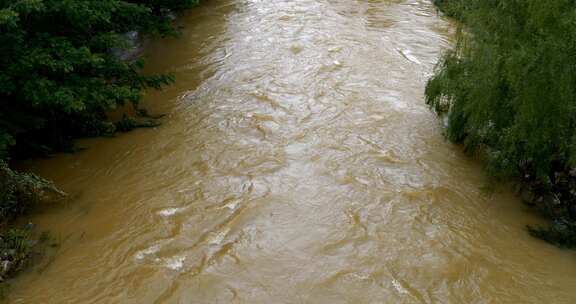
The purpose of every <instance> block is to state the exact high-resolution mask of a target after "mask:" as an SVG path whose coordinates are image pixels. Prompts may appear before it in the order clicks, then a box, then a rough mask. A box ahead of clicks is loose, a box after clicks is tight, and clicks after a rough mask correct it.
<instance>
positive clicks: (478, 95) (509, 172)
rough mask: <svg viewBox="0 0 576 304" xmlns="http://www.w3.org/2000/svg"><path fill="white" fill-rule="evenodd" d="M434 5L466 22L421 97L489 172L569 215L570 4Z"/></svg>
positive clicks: (477, 0)
mask: <svg viewBox="0 0 576 304" xmlns="http://www.w3.org/2000/svg"><path fill="white" fill-rule="evenodd" d="M435 2H436V4H437V5H438V6H439V7H440V9H441V10H442V11H444V12H445V13H446V14H447V15H449V16H454V17H456V18H457V19H459V20H460V21H462V23H463V25H464V26H463V30H461V31H460V34H459V36H458V43H457V45H456V47H455V49H454V50H452V51H450V52H448V53H447V54H446V55H445V56H444V57H443V58H442V60H441V62H440V63H439V65H438V67H437V70H436V73H435V75H434V76H433V77H432V78H431V80H430V81H429V83H428V85H427V88H426V96H427V103H428V104H429V105H431V106H432V107H433V108H434V109H435V110H436V111H437V112H438V113H441V114H446V115H447V118H448V129H447V135H448V138H449V139H450V140H452V141H454V142H458V143H463V144H464V146H465V147H466V150H467V151H468V152H470V153H472V154H476V155H478V154H480V155H481V156H482V157H483V158H484V159H485V160H486V161H487V164H488V168H489V169H490V172H492V173H493V174H495V175H497V176H500V177H510V176H517V177H521V178H522V179H525V180H529V181H530V183H531V184H532V185H538V187H537V188H538V191H540V192H545V191H551V192H553V193H554V194H555V196H556V197H555V198H554V199H555V200H556V205H561V206H563V207H562V208H561V209H562V210H564V212H563V213H564V215H559V214H557V213H556V214H553V216H554V217H559V216H568V215H566V214H570V213H574V212H573V210H574V207H575V206H576V196H575V195H573V194H574V193H572V192H573V190H575V188H574V186H575V185H574V178H573V177H574V173H576V171H575V170H573V168H574V167H575V166H576V132H575V131H576V31H574V29H575V28H576V5H574V1H573V0H546V1H542V0H436V1H435ZM571 210H572V212H571ZM553 213H554V212H553ZM572 217H573V215H572ZM560 226H562V225H560ZM560 226H558V227H560ZM565 226H566V227H568V226H567V225H564V226H562V227H565ZM556 230H557V231H556V232H558V231H567V229H564V228H562V229H556ZM572 231H576V230H574V229H573V230H572ZM556 234H557V233H556ZM574 244H575V245H576V242H575V243H574Z"/></svg>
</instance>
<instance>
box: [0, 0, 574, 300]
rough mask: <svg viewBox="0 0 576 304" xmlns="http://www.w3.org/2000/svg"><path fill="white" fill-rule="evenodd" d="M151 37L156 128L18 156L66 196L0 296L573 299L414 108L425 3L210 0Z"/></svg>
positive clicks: (445, 26)
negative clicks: (158, 83)
mask: <svg viewBox="0 0 576 304" xmlns="http://www.w3.org/2000/svg"><path fill="white" fill-rule="evenodd" d="M204 2H205V3H204V4H203V5H202V6H201V7H199V8H197V9H194V10H192V11H190V12H189V13H187V14H186V15H185V16H183V17H182V18H180V19H179V22H180V23H181V24H182V25H183V26H184V29H183V35H182V37H181V38H180V39H167V40H158V41H154V42H151V43H150V44H149V45H148V46H147V47H146V50H145V57H146V58H147V60H148V70H149V71H150V72H172V73H174V74H175V75H176V76H177V79H178V80H177V83H176V84H175V85H173V86H171V87H169V88H167V89H166V90H164V91H162V92H150V93H149V94H148V95H147V96H146V99H145V102H144V103H145V104H146V105H148V107H149V108H150V109H151V110H152V112H156V113H167V114H168V116H167V117H166V118H165V119H164V120H163V121H164V125H163V126H161V127H159V128H156V129H147V130H137V131H134V132H130V133H127V134H122V135H119V136H118V137H116V138H112V139H90V140H82V141H80V142H79V143H78V145H79V146H82V147H86V148H87V150H85V151H83V152H80V153H76V154H68V155H57V156H55V157H53V158H51V159H48V160H37V161H29V162H27V163H25V164H24V166H25V167H26V168H28V169H30V170H33V171H35V172H37V173H40V174H42V175H44V176H46V177H48V178H51V179H53V180H54V181H56V183H58V184H59V185H60V186H61V187H62V188H63V189H64V190H66V191H68V192H69V193H70V194H71V196H72V198H73V199H72V200H71V202H70V203H69V205H67V206H64V207H48V208H43V209H41V210H39V211H38V212H37V213H36V214H35V215H33V216H32V217H31V219H30V220H31V221H33V222H34V223H35V224H36V225H37V226H38V227H39V229H43V230H49V231H50V232H51V234H52V236H53V237H55V238H56V239H58V241H59V243H60V247H59V248H58V249H57V250H56V252H55V253H54V254H53V255H52V258H51V260H50V261H49V262H46V263H42V264H41V266H36V267H35V268H33V269H32V270H29V271H27V272H25V273H23V274H22V275H20V276H19V277H18V278H17V279H16V280H15V281H14V282H13V283H12V286H13V287H12V289H11V291H10V301H9V302H10V303H58V304H60V303H330V304H337V303H370V304H371V303H576V254H575V253H574V252H572V251H564V250H560V249H557V248H555V247H553V246H550V245H548V244H546V243H544V242H541V241H539V240H536V239H533V238H531V237H530V236H529V235H528V234H527V233H526V231H525V225H526V224H529V223H538V222H539V221H541V219H539V218H538V216H537V215H535V214H534V213H533V212H532V211H530V210H529V209H527V208H525V207H523V206H522V204H521V203H520V201H519V199H518V198H516V197H515V196H514V195H513V193H512V192H511V191H510V190H509V189H508V187H498V188H496V190H495V191H486V190H485V189H484V188H486V187H485V186H486V185H488V184H489V180H488V179H487V178H486V177H485V175H484V173H483V171H482V168H481V166H480V165H479V164H477V163H476V162H475V161H472V160H470V159H468V158H467V157H465V156H464V154H463V153H462V151H461V150H460V149H459V148H458V147H457V146H454V145H451V144H450V143H448V142H446V141H445V140H444V138H443V136H442V127H441V122H440V120H439V119H437V117H435V115H433V114H432V113H431V112H430V111H429V109H428V108H427V107H426V105H425V103H424V96H423V90H424V85H425V82H426V79H427V78H428V77H429V76H430V75H431V73H432V70H433V67H434V65H435V63H436V62H437V60H438V57H439V56H440V54H441V52H442V51H443V50H445V49H446V48H449V47H450V45H451V41H452V36H453V32H454V26H453V25H451V24H450V23H449V22H448V21H447V20H445V19H442V18H441V17H440V16H438V14H437V12H436V10H435V8H434V6H433V5H432V4H431V3H430V1H427V0H426V1H425V0H396V1H393V0H212V1H204Z"/></svg>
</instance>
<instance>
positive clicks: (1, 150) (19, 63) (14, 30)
mask: <svg viewBox="0 0 576 304" xmlns="http://www.w3.org/2000/svg"><path fill="white" fill-rule="evenodd" d="M197 2H198V0H129V1H122V0H0V99H1V101H0V159H1V158H5V157H7V156H13V157H26V156H31V155H37V154H46V153H51V152H53V151H61V150H69V149H70V148H71V143H72V139H73V138H75V137H79V136H90V135H99V134H102V133H106V132H108V131H110V124H107V123H105V121H106V113H107V111H110V110H112V109H114V108H116V107H118V106H122V105H124V104H126V103H133V104H135V105H136V104H137V103H138V100H139V99H140V97H141V94H142V91H143V89H145V88H149V87H151V88H160V87H161V86H163V85H165V84H168V83H169V82H171V80H172V78H171V77H170V76H167V75H142V74H141V73H140V71H141V69H142V66H143V62H142V61H141V60H135V61H125V60H121V59H120V58H118V56H115V55H114V53H113V52H112V50H114V49H122V48H127V47H128V46H129V43H128V41H127V38H126V35H125V33H128V32H133V31H138V32H140V33H142V34H155V35H171V34H174V33H176V30H175V29H174V28H173V27H172V25H171V19H172V18H171V14H172V13H174V12H177V11H180V10H182V9H185V8H189V7H191V6H193V5H195V4H196V3H197Z"/></svg>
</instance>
